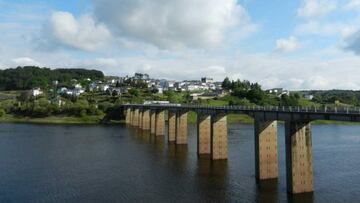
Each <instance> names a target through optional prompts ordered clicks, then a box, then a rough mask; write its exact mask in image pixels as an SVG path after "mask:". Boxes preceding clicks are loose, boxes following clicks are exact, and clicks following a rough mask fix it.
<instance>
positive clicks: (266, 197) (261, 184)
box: [257, 179, 279, 203]
mask: <svg viewBox="0 0 360 203" xmlns="http://www.w3.org/2000/svg"><path fill="white" fill-rule="evenodd" d="M257 189H258V192H257V193H258V202H268V203H272V202H279V200H278V180H277V179H271V180H258V181H257Z"/></svg>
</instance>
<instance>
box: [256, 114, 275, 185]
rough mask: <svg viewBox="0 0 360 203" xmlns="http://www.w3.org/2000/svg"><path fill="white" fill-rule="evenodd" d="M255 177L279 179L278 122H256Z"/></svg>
mask: <svg viewBox="0 0 360 203" xmlns="http://www.w3.org/2000/svg"><path fill="white" fill-rule="evenodd" d="M255 176H256V178H257V179H259V180H265V179H272V178H277V177H278V156H277V121H260V120H255Z"/></svg>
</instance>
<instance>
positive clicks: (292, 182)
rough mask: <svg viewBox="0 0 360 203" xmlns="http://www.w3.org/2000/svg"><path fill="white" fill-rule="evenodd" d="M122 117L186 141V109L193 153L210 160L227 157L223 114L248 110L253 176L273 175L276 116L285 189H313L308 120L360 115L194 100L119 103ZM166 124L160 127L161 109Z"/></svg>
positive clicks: (356, 118) (357, 112) (171, 138)
mask: <svg viewBox="0 0 360 203" xmlns="http://www.w3.org/2000/svg"><path fill="white" fill-rule="evenodd" d="M123 107H124V110H125V112H124V113H125V117H126V123H127V124H129V125H131V126H135V127H139V128H140V129H142V130H149V131H150V132H151V133H152V134H154V135H156V136H161V135H165V134H167V135H168V141H169V142H174V143H176V144H178V145H183V144H187V137H188V129H187V125H188V122H187V115H188V112H190V111H193V112H196V113H197V153H198V155H203V154H209V155H210V157H211V159H213V160H221V159H227V157H228V128H227V115H228V114H230V113H232V114H247V115H249V116H251V117H253V118H254V120H255V136H254V139H255V170H256V172H255V174H256V178H257V179H258V180H266V179H274V178H277V177H278V154H277V121H279V120H280V121H284V122H285V148H286V179H287V190H288V192H289V193H294V194H295V193H305V192H312V191H313V167H312V141H311V126H310V122H311V121H313V120H336V121H354V122H358V121H360V109H348V108H343V109H337V108H333V109H330V108H326V107H325V108H321V109H319V108H314V107H313V108H302V107H259V106H251V107H249V106H224V107H211V106H198V105H179V104H166V105H134V104H127V105H123ZM166 112H167V114H168V116H167V118H168V129H167V133H165V132H166V129H165V113H166Z"/></svg>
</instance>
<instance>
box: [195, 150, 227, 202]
mask: <svg viewBox="0 0 360 203" xmlns="http://www.w3.org/2000/svg"><path fill="white" fill-rule="evenodd" d="M195 177H196V180H195V181H196V184H197V185H196V189H197V190H198V193H199V194H200V195H201V200H202V201H204V202H208V201H212V202H214V201H225V200H226V199H228V197H229V195H228V190H227V188H228V162H227V161H226V160H217V161H212V160H211V159H210V157H204V156H202V157H200V158H199V159H198V161H197V170H196V176H195ZM205 191H206V192H205Z"/></svg>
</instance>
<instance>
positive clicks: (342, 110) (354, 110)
mask: <svg viewBox="0 0 360 203" xmlns="http://www.w3.org/2000/svg"><path fill="white" fill-rule="evenodd" d="M124 106H133V107H150V108H159V107H164V108H179V109H182V108H188V109H194V110H195V109H204V110H229V111H231V110H234V111H271V112H298V113H302V112H307V113H325V114H326V113H332V114H360V107H337V106H321V107H316V106H310V107H304V106H257V105H252V106H209V105H198V104H125V105H124Z"/></svg>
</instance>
